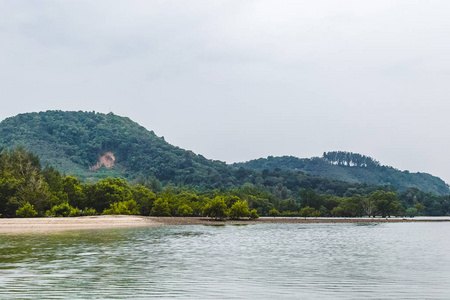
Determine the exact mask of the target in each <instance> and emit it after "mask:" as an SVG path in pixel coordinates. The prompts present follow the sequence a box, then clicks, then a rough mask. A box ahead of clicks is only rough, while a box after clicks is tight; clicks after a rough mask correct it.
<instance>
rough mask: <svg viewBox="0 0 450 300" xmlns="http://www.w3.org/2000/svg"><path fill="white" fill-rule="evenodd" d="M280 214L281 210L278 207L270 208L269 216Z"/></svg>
mask: <svg viewBox="0 0 450 300" xmlns="http://www.w3.org/2000/svg"><path fill="white" fill-rule="evenodd" d="M279 215H280V212H279V211H278V210H277V209H275V208H274V209H271V210H269V216H271V217H278V216H279Z"/></svg>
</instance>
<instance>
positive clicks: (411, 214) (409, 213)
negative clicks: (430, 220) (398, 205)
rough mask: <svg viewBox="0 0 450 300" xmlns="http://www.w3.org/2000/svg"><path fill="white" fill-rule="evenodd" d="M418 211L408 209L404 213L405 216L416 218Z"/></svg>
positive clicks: (412, 208) (413, 208) (411, 208)
mask: <svg viewBox="0 0 450 300" xmlns="http://www.w3.org/2000/svg"><path fill="white" fill-rule="evenodd" d="M417 214H418V211H417V208H415V207H409V208H408V209H407V210H406V211H405V216H407V217H410V218H414V217H415V216H417Z"/></svg>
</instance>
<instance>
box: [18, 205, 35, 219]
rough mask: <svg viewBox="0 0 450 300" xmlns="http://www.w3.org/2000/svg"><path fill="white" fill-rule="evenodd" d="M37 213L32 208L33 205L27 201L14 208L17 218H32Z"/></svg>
mask: <svg viewBox="0 0 450 300" xmlns="http://www.w3.org/2000/svg"><path fill="white" fill-rule="evenodd" d="M37 214H38V213H37V212H36V211H35V210H34V205H31V204H30V203H29V202H27V203H25V204H24V205H23V206H22V207H20V208H19V209H18V210H16V217H19V218H32V217H36V216H37Z"/></svg>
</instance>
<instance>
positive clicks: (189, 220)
mask: <svg viewBox="0 0 450 300" xmlns="http://www.w3.org/2000/svg"><path fill="white" fill-rule="evenodd" d="M403 222H450V219H435V220H433V219H431V220H430V219H426V220H423V219H403V218H388V219H383V218H317V219H314V218H307V219H304V218H260V219H256V220H227V221H215V220H211V219H209V218H203V217H144V216H92V217H74V218H0V233H3V234H4V233H32V232H52V231H63V230H81V229H102V228H121V227H143V226H163V225H216V226H220V225H246V224H295V223H303V224H307V223H403Z"/></svg>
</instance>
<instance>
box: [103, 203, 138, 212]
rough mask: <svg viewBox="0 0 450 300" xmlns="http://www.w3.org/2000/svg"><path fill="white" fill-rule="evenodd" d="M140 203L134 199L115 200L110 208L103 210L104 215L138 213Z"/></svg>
mask: <svg viewBox="0 0 450 300" xmlns="http://www.w3.org/2000/svg"><path fill="white" fill-rule="evenodd" d="M138 214H139V205H138V204H137V203H136V201H134V200H128V201H122V202H114V203H112V204H110V208H109V209H105V210H104V211H103V215H138Z"/></svg>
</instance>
